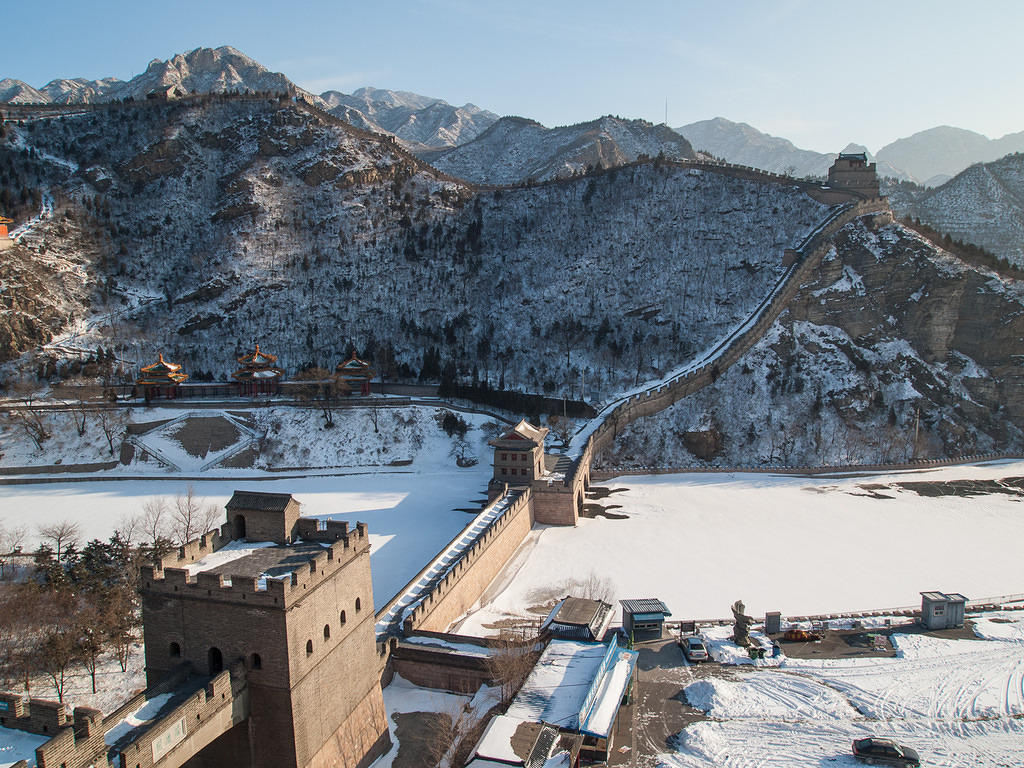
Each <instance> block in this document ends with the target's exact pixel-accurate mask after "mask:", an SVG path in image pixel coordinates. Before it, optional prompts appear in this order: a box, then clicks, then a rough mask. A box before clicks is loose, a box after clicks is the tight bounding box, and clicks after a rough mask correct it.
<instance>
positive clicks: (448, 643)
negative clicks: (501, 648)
mask: <svg viewBox="0 0 1024 768" xmlns="http://www.w3.org/2000/svg"><path fill="white" fill-rule="evenodd" d="M402 642H403V643H413V644H415V645H422V646H425V647H428V648H441V649H444V650H446V651H454V652H456V653H458V654H460V655H462V656H476V657H478V658H481V659H485V658H489V657H490V656H492V655H493V654H492V652H491V649H490V648H488V647H487V646H484V645H475V644H473V643H459V642H454V641H452V640H444V639H442V638H440V637H424V636H421V635H412V636H410V637H403V638H402Z"/></svg>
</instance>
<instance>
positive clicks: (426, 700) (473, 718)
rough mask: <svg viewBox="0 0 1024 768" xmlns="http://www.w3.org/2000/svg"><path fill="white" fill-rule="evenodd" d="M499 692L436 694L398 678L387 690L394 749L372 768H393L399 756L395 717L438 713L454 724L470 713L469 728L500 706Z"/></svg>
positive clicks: (390, 729)
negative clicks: (469, 694)
mask: <svg viewBox="0 0 1024 768" xmlns="http://www.w3.org/2000/svg"><path fill="white" fill-rule="evenodd" d="M499 696H500V691H499V689H498V688H492V687H489V686H486V685H485V686H484V687H482V688H481V689H480V690H479V691H477V692H476V694H475V695H474V696H461V695H459V694H457V693H448V692H447V691H435V690H433V689H431V688H423V687H421V686H418V685H414V684H413V683H410V682H409V681H408V680H406V679H405V678H403V677H402V676H401V675H395V677H394V679H393V680H392V681H391V684H390V685H388V687H387V688H385V689H384V708H385V709H386V710H387V713H388V732H389V733H390V734H391V749H390V751H388V753H387V754H386V755H383V756H382V757H380V758H379V759H377V760H376V761H374V763H373V768H391V764H392V762H394V759H395V757H397V756H398V747H399V742H398V737H397V736H396V734H395V725H396V722H395V715H396V714H399V713H408V712H438V713H441V714H446V715H448V716H449V717H451V718H452V721H453V722H455V721H457V720H458V718H459V715H460V714H461V713H462V712H463V711H466V712H467V718H466V720H468V721H469V722H467V723H465V725H466V727H470V726H472V725H473V724H474V723H476V722H478V721H479V720H480V719H481V718H482V717H483V716H484V715H485V714H486V713H487V711H488V710H490V709H491V707H493V706H494V705H495V704H497V703H498V700H499Z"/></svg>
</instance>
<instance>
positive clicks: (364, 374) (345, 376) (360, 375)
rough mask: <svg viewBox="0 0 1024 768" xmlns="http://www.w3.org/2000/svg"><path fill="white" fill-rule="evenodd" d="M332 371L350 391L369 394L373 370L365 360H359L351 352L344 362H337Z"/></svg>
mask: <svg viewBox="0 0 1024 768" xmlns="http://www.w3.org/2000/svg"><path fill="white" fill-rule="evenodd" d="M334 372H335V373H336V374H337V375H338V378H339V379H341V381H342V382H344V383H345V384H346V385H347V386H348V388H349V391H350V392H358V393H359V394H361V395H368V394H370V382H371V381H372V380H373V376H374V371H373V369H372V368H370V364H369V363H368V362H366V361H365V360H360V359H359V358H358V357H356V356H355V354H353V355H352V357H350V358H349V359H348V360H346V361H345V362H343V363H338V367H337V368H335V369H334Z"/></svg>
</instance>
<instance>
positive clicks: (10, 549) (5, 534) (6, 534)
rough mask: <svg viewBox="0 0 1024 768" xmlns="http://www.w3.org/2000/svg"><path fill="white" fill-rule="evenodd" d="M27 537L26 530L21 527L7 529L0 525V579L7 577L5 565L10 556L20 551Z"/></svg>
mask: <svg viewBox="0 0 1024 768" xmlns="http://www.w3.org/2000/svg"><path fill="white" fill-rule="evenodd" d="M27 536H28V529H26V528H25V526H23V525H19V526H15V527H14V528H7V527H5V526H4V525H0V579H3V578H6V577H7V576H8V575H9V572H8V570H7V565H8V563H9V562H10V559H11V556H12V555H15V554H17V553H18V552H20V551H21V548H22V546H23V545H24V544H25V539H26V538H27Z"/></svg>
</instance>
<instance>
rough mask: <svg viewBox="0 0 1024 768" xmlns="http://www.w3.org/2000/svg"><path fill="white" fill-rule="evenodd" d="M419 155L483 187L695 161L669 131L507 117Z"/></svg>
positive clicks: (636, 123)
mask: <svg viewBox="0 0 1024 768" xmlns="http://www.w3.org/2000/svg"><path fill="white" fill-rule="evenodd" d="M419 154H420V156H421V157H422V158H423V159H424V160H427V161H428V162H429V163H431V164H432V165H433V166H434V167H435V168H437V169H439V170H441V171H444V172H445V173H449V174H451V175H453V176H457V177H459V178H461V179H467V180H468V181H473V182H476V183H479V184H515V183H517V182H520V181H526V180H527V179H534V180H536V181H545V180H548V179H557V178H565V177H567V176H572V175H573V174H574V173H576V172H578V171H583V170H585V169H586V168H587V166H594V167H597V168H610V167H613V166H616V165H622V164H623V163H629V162H632V161H633V160H636V159H637V158H638V157H639V156H640V155H647V156H648V157H657V156H658V155H659V154H664V155H665V157H670V158H674V159H684V158H693V157H695V154H694V151H693V147H692V146H690V143H689V142H688V141H687V140H686V139H684V138H683V137H682V136H680V135H679V134H678V133H676V132H675V131H673V130H672V129H671V128H669V127H668V126H665V125H652V124H651V123H648V122H647V121H645V120H623V119H621V118H618V117H611V116H608V117H601V118H598V119H597V120H593V121H591V122H589V123H578V124H577V125H568V126H563V127H560V128H545V127H544V126H543V125H541V124H540V123H538V122H536V121H534V120H527V119H525V118H522V117H503V118H501V119H500V120H499V121H498V122H496V123H495V124H494V125H492V126H491V127H490V128H488V129H487V130H486V131H484V132H483V133H482V134H481V135H480V136H479V137H477V138H476V139H474V140H473V141H471V142H469V143H468V144H463V145H461V146H459V147H455V148H453V149H449V150H445V151H442V152H431V153H419Z"/></svg>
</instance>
